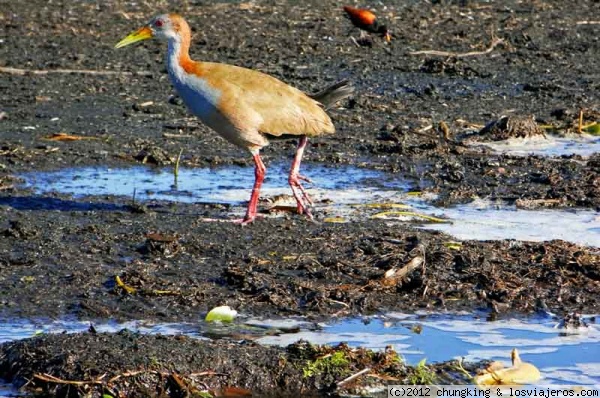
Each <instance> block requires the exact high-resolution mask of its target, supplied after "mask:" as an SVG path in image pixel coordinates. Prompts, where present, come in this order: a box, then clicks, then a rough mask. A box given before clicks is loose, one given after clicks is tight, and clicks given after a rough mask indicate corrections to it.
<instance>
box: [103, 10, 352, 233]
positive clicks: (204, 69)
mask: <svg viewBox="0 0 600 398" xmlns="http://www.w3.org/2000/svg"><path fill="white" fill-rule="evenodd" d="M153 37H156V38H158V39H163V40H166V41H167V42H168V51H167V61H166V62H167V71H168V73H169V77H170V79H171V83H172V84H173V86H174V88H175V90H176V91H177V93H178V94H179V96H180V97H181V98H182V99H183V102H184V103H185V104H186V105H187V107H188V108H189V110H190V111H191V112H192V113H193V114H194V115H196V116H197V117H198V118H200V120H202V122H203V123H204V124H206V125H207V126H208V127H210V128H211V129H213V130H214V131H216V132H217V133H218V134H219V135H221V136H222V137H223V138H225V139H226V140H227V141H229V142H231V143H232V144H235V145H237V146H239V147H241V148H245V149H247V150H248V151H250V153H251V154H252V156H253V159H254V163H255V169H254V175H255V179H254V187H253V188H252V195H251V196H250V202H249V203H248V208H247V211H246V215H245V216H244V218H243V219H242V220H236V221H237V222H240V223H241V224H243V225H244V224H248V223H251V222H252V221H254V219H255V218H256V213H257V206H258V197H259V193H260V187H261V185H262V182H263V180H264V178H265V172H266V167H265V165H264V164H263V162H262V160H261V157H260V149H261V148H262V147H264V146H266V145H268V144H269V139H274V138H286V139H287V138H298V139H299V142H298V147H297V150H296V154H295V157H294V160H293V162H292V167H291V170H290V174H289V178H288V182H289V184H290V187H291V188H292V193H293V194H294V198H295V199H296V203H297V209H298V213H300V214H302V213H304V214H306V215H307V216H308V217H309V218H312V215H311V213H310V210H309V206H310V205H311V204H312V201H311V199H310V197H309V196H308V194H307V192H306V191H305V190H304V188H303V187H302V184H301V181H310V180H309V179H308V178H306V177H304V176H302V175H300V173H299V169H300V161H301V160H302V155H303V153H304V149H305V147H306V144H307V142H308V137H316V136H320V135H325V134H332V133H334V132H335V128H334V126H333V123H332V122H331V119H330V118H329V116H328V115H327V113H325V110H324V108H327V107H328V106H331V105H333V104H334V103H335V102H337V101H340V100H342V99H344V98H346V97H348V96H349V95H351V94H352V92H353V90H354V89H353V87H352V86H350V85H349V84H348V83H347V82H340V83H337V84H334V85H333V86H330V87H328V88H326V89H325V90H323V91H321V92H319V93H316V94H313V95H307V94H305V93H303V92H302V91H300V90H298V89H296V88H294V87H291V86H289V85H287V84H285V83H283V82H282V81H280V80H278V79H276V78H274V77H272V76H269V75H267V74H264V73H262V72H258V71H255V70H251V69H246V68H241V67H237V66H233V65H227V64H222V63H213V62H199V61H193V60H192V59H191V58H190V55H189V49H190V40H191V30H190V27H189V25H188V24H187V22H186V21H185V20H184V19H183V18H182V17H181V16H179V15H177V14H164V15H159V16H157V17H154V18H153V19H152V20H151V21H150V22H149V23H148V24H146V25H144V26H143V27H141V28H140V29H138V30H137V31H135V32H133V33H131V34H130V35H129V36H127V37H125V38H124V39H123V40H121V41H120V42H119V43H117V45H116V46H115V47H116V48H120V47H124V46H126V45H129V44H132V43H135V42H138V41H141V40H146V39H150V38H153Z"/></svg>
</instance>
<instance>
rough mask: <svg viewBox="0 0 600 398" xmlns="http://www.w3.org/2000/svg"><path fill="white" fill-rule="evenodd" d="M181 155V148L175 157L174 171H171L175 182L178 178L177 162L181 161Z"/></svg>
mask: <svg viewBox="0 0 600 398" xmlns="http://www.w3.org/2000/svg"><path fill="white" fill-rule="evenodd" d="M182 153H183V148H181V150H180V151H179V155H177V160H176V161H175V170H173V174H174V175H175V181H177V177H178V176H179V162H180V161H181V154H182Z"/></svg>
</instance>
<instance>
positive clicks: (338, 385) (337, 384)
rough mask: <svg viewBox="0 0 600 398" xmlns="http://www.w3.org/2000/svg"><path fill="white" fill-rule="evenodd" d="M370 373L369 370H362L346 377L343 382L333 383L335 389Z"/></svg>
mask: <svg viewBox="0 0 600 398" xmlns="http://www.w3.org/2000/svg"><path fill="white" fill-rule="evenodd" d="M370 371H371V368H364V369H363V370H361V371H360V372H357V373H354V374H353V375H351V376H348V377H346V378H345V379H344V380H342V381H339V382H337V383H335V386H336V388H340V387H341V386H343V385H344V384H347V383H349V382H351V381H352V380H354V379H356V378H357V377H360V376H362V375H364V374H365V373H368V372H370Z"/></svg>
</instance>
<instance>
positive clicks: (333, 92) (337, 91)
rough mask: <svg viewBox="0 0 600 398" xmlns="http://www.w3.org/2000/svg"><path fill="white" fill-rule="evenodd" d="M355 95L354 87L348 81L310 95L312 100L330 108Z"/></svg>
mask: <svg viewBox="0 0 600 398" xmlns="http://www.w3.org/2000/svg"><path fill="white" fill-rule="evenodd" d="M353 93H354V86H352V85H351V84H350V83H349V82H348V80H342V81H340V82H337V83H335V84H332V85H331V86H329V87H327V88H325V89H324V90H322V91H319V92H318V93H315V94H309V96H310V98H312V99H314V100H315V101H317V102H320V103H321V104H323V106H324V107H325V108H329V107H331V106H332V105H334V104H335V103H336V102H338V101H341V100H343V99H344V98H347V97H349V96H351V95H352V94H353Z"/></svg>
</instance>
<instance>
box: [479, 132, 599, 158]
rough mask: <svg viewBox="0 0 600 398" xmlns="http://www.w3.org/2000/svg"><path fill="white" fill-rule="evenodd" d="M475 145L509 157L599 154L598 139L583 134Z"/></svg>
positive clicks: (514, 139)
mask: <svg viewBox="0 0 600 398" xmlns="http://www.w3.org/2000/svg"><path fill="white" fill-rule="evenodd" d="M476 145H483V146H487V147H489V148H491V149H493V150H494V151H497V152H502V153H508V154H511V155H519V156H528V155H531V154H534V155H541V156H564V155H580V156H583V157H587V156H590V155H592V154H594V153H598V152H600V137H594V136H591V135H587V134H583V135H579V136H575V135H572V136H570V137H557V136H552V135H548V136H547V137H545V138H544V137H542V136H536V137H531V138H511V139H508V140H504V141H497V142H481V143H478V144H476Z"/></svg>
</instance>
